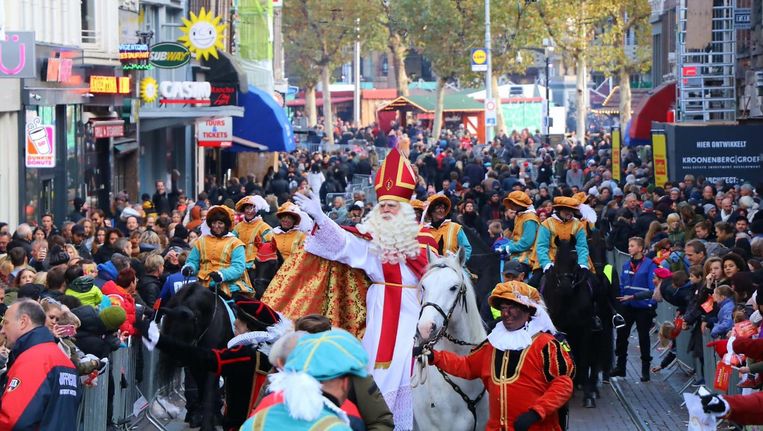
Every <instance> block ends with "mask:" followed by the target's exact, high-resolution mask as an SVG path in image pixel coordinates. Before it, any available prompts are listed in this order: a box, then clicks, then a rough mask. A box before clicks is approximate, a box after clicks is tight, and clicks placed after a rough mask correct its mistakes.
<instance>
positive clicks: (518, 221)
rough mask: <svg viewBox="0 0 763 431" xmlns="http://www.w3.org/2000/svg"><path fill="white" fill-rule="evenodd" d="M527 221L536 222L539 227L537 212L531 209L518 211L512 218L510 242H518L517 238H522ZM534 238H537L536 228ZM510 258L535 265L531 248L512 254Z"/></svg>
mask: <svg viewBox="0 0 763 431" xmlns="http://www.w3.org/2000/svg"><path fill="white" fill-rule="evenodd" d="M527 222H535V223H537V224H538V228H540V219H539V218H538V215H537V214H535V213H534V212H532V211H525V212H522V213H518V214H517V217H516V218H515V219H514V232H513V233H512V235H511V240H512V242H514V243H518V242H519V240H520V239H522V234H523V233H524V231H525V223H527ZM535 238H536V239H537V238H538V230H537V229H536V230H535ZM533 244H535V241H533ZM511 258H512V259H517V260H519V261H520V262H522V263H526V264H528V265H530V266H531V267H532V266H533V265H535V253H534V252H533V248H530V249H528V250H525V251H523V252H521V253H519V254H513V255H512V256H511Z"/></svg>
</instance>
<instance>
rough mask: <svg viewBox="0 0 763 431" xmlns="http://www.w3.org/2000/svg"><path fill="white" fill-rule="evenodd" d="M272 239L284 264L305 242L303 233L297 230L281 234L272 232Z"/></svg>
mask: <svg viewBox="0 0 763 431" xmlns="http://www.w3.org/2000/svg"><path fill="white" fill-rule="evenodd" d="M273 239H275V241H276V247H278V252H279V253H281V256H283V260H284V262H285V261H286V259H288V258H289V256H291V255H292V253H296V252H297V250H299V249H300V247H302V243H303V242H305V233H304V232H302V231H299V230H297V229H291V230H290V231H288V232H283V233H277V232H274V233H273Z"/></svg>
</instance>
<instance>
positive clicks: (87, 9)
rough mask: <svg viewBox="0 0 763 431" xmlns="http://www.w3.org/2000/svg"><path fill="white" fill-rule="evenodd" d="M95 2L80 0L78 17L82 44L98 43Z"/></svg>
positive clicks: (92, 0)
mask: <svg viewBox="0 0 763 431" xmlns="http://www.w3.org/2000/svg"><path fill="white" fill-rule="evenodd" d="M95 9H96V0H82V5H81V7H80V16H81V18H82V43H83V44H97V43H98V42H99V37H98V32H97V29H96V16H95V12H96V10H95Z"/></svg>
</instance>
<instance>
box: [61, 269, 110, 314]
mask: <svg viewBox="0 0 763 431" xmlns="http://www.w3.org/2000/svg"><path fill="white" fill-rule="evenodd" d="M66 294H67V295H70V296H74V297H75V298H77V299H79V300H80V302H82V305H89V306H91V307H95V308H98V307H99V306H100V305H101V301H102V300H103V294H102V293H101V289H99V288H98V286H96V285H95V284H93V277H88V276H84V275H83V276H82V277H77V278H75V279H74V281H72V282H71V284H69V288H68V289H66Z"/></svg>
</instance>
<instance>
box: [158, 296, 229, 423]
mask: <svg viewBox="0 0 763 431" xmlns="http://www.w3.org/2000/svg"><path fill="white" fill-rule="evenodd" d="M161 311H162V312H163V313H164V315H165V317H164V319H163V320H162V333H163V334H165V335H167V336H169V337H171V338H173V339H175V340H178V341H181V342H184V343H188V344H192V345H195V346H197V347H200V348H205V349H220V348H224V347H226V344H227V343H228V340H230V339H231V338H232V337H233V326H232V324H233V322H231V320H230V317H229V314H228V310H227V309H226V305H225V304H224V303H223V300H222V299H221V298H220V297H219V296H218V295H216V294H215V293H214V292H213V291H212V290H210V289H208V288H206V287H204V286H202V285H200V284H198V283H191V284H188V285H186V286H185V287H183V288H182V289H180V290H179V291H178V292H177V294H175V296H173V297H172V299H171V300H170V301H169V303H168V304H167V306H166V307H162V309H161ZM162 364H163V366H162V369H163V370H164V371H165V372H167V371H169V370H171V369H172V370H174V369H175V368H177V366H178V365H179V364H178V363H177V362H176V361H175V360H173V359H172V358H170V357H169V356H166V355H162ZM187 371H189V372H190V377H191V379H192V382H189V379H186V390H187V391H188V389H189V388H188V386H189V383H190V384H192V383H195V384H196V387H197V388H198V390H197V392H196V394H197V395H196V399H194V397H193V393H192V392H191V393H190V394H189V393H188V392H186V394H187V397H188V398H191V399H186V409H187V410H188V413H189V415H188V416H187V418H189V422H191V423H192V426H193V425H196V426H198V425H197V424H198V423H200V425H201V430H202V431H212V430H214V429H215V424H216V421H217V419H218V417H219V412H220V406H221V401H220V391H219V389H218V384H217V383H218V378H217V376H215V374H214V373H210V372H207V371H205V370H203V369H195V368H193V367H189V368H187Z"/></svg>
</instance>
